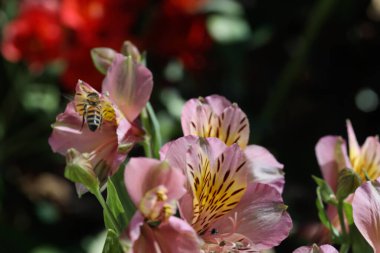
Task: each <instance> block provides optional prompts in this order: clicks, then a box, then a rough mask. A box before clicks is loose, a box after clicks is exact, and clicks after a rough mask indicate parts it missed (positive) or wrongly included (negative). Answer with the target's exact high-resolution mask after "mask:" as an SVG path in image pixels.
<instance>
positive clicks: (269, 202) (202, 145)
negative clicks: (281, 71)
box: [161, 136, 292, 252]
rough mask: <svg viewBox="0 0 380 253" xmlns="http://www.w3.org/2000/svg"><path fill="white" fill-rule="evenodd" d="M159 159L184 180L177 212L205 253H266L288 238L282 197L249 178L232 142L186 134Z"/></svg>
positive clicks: (244, 162)
mask: <svg viewBox="0 0 380 253" xmlns="http://www.w3.org/2000/svg"><path fill="white" fill-rule="evenodd" d="M161 159H165V160H167V161H168V162H169V163H170V164H171V165H172V166H174V167H177V168H181V169H182V170H183V172H184V174H185V175H186V176H187V189H188V193H187V194H185V195H184V196H183V197H182V198H181V199H180V201H179V204H180V213H181V216H182V217H184V218H185V219H186V220H187V221H188V222H189V223H190V224H191V225H192V227H193V228H194V229H195V230H196V231H197V233H198V235H199V236H200V237H201V238H202V239H203V240H204V242H205V244H204V245H203V247H202V249H203V250H204V251H205V252H225V251H228V250H231V251H232V250H235V251H236V250H239V251H240V250H241V251H244V250H263V249H269V248H271V247H273V246H276V245H278V244H279V243H280V242H281V241H282V240H283V239H285V238H286V237H287V235H288V233H289V231H290V229H291V227H292V221H291V219H290V216H289V214H288V213H287V212H286V206H285V205H284V204H283V201H282V198H281V194H280V193H279V192H278V191H277V190H276V189H275V188H273V187H271V186H270V185H266V184H261V183H253V182H252V181H250V180H249V179H248V170H249V167H248V166H247V164H248V161H247V158H246V156H245V155H244V153H243V152H242V151H241V149H240V148H239V146H238V145H237V144H233V145H231V146H229V147H228V146H226V144H224V143H223V142H222V141H220V140H219V139H217V138H207V139H204V138H198V137H196V136H186V137H182V138H180V139H178V140H176V141H173V142H170V143H168V144H166V145H165V146H164V147H163V148H162V150H161Z"/></svg>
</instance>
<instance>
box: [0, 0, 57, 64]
mask: <svg viewBox="0 0 380 253" xmlns="http://www.w3.org/2000/svg"><path fill="white" fill-rule="evenodd" d="M52 7H54V6H53V5H51V4H50V5H44V4H29V2H26V4H25V5H24V6H22V11H21V13H20V15H19V16H18V17H17V18H16V19H15V20H13V21H12V22H10V23H8V24H7V25H6V26H5V28H4V31H3V32H4V34H3V36H4V39H3V43H2V48H1V50H2V53H3V55H4V57H5V58H6V59H8V60H9V61H19V60H21V59H23V60H25V61H26V62H27V63H28V64H29V67H30V68H31V69H33V70H38V69H41V68H42V67H43V65H44V64H45V63H47V62H50V61H52V60H56V59H58V58H59V57H60V53H61V47H62V43H63V32H62V27H61V24H60V21H59V17H58V15H57V9H54V8H52Z"/></svg>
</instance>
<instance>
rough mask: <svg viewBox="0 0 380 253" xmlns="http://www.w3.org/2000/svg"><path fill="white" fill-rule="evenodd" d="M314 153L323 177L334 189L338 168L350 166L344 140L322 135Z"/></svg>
mask: <svg viewBox="0 0 380 253" xmlns="http://www.w3.org/2000/svg"><path fill="white" fill-rule="evenodd" d="M315 153H316V156H317V160H318V164H319V166H320V167H321V171H322V175H323V177H324V179H325V180H326V182H327V183H328V184H329V185H330V187H331V188H332V189H333V191H335V190H336V185H337V180H338V172H339V170H340V169H343V168H351V167H352V166H351V165H350V163H349V160H348V156H347V151H346V144H345V142H344V140H343V139H342V138H341V137H339V136H325V137H322V138H321V139H320V140H319V141H318V143H317V145H316V146H315Z"/></svg>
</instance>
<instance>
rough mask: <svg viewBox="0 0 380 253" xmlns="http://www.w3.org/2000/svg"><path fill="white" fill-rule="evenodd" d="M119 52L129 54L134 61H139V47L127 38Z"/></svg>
mask: <svg viewBox="0 0 380 253" xmlns="http://www.w3.org/2000/svg"><path fill="white" fill-rule="evenodd" d="M121 53H122V54H123V55H125V56H131V57H132V59H133V60H134V61H135V62H138V63H140V62H141V54H140V51H139V49H138V48H137V47H136V46H135V45H134V44H133V43H132V42H130V41H129V40H127V41H124V43H123V46H122V48H121Z"/></svg>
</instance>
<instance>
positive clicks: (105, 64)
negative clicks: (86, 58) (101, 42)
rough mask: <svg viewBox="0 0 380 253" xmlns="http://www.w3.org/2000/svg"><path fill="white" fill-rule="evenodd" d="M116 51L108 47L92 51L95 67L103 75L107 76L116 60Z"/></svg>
mask: <svg viewBox="0 0 380 253" xmlns="http://www.w3.org/2000/svg"><path fill="white" fill-rule="evenodd" d="M116 53H117V52H116V51H115V50H113V49H111V48H107V47H97V48H93V49H91V58H92V61H93V63H94V65H95V67H96V68H97V69H98V70H99V71H100V72H101V73H102V74H106V73H107V70H108V68H109V67H110V66H111V64H112V61H113V59H114V58H115V55H116Z"/></svg>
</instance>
